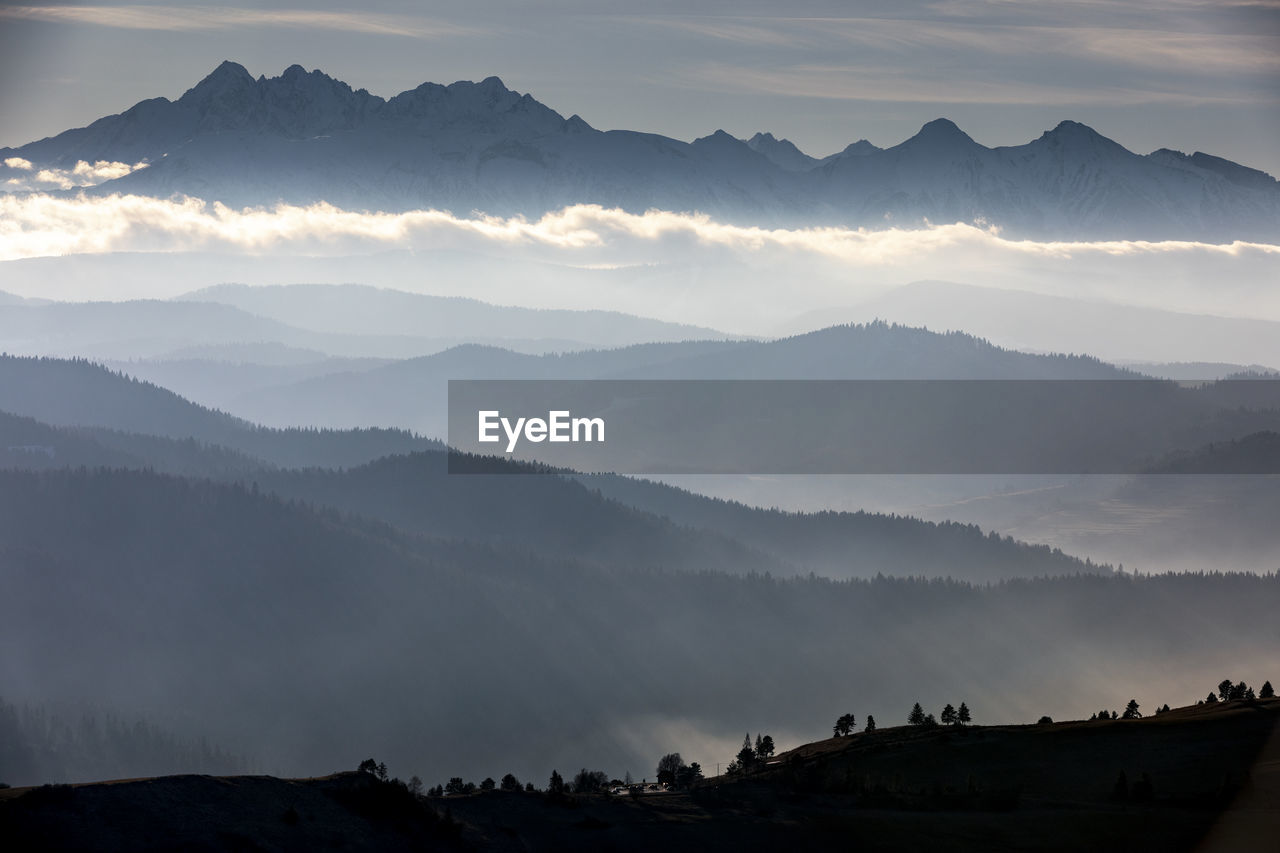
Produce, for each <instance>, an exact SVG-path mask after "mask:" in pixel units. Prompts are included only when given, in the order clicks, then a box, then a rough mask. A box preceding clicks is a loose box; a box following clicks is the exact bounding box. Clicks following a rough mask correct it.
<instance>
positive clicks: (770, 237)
mask: <svg viewBox="0 0 1280 853" xmlns="http://www.w3.org/2000/svg"><path fill="white" fill-rule="evenodd" d="M116 165H121V164H116ZM98 166H101V164H96V165H95V167H93V168H97V167H98ZM392 250H403V251H408V252H410V253H413V254H415V255H422V256H424V257H427V256H432V255H433V253H438V252H440V251H441V250H446V251H455V252H456V251H461V252H464V253H476V254H480V255H483V256H486V257H490V258H492V257H501V258H504V259H508V260H517V261H520V262H522V263H524V262H532V263H536V264H539V265H544V266H545V265H554V266H555V267H556V268H563V267H572V268H576V269H578V270H595V271H603V270H612V271H619V270H621V271H623V272H624V273H625V272H626V271H628V270H629V271H632V272H633V273H634V271H636V270H647V271H653V270H658V269H675V270H683V271H685V272H686V273H687V272H688V271H689V270H694V271H695V273H694V274H693V276H694V279H696V281H697V285H696V287H692V288H691V287H690V286H689V284H690V281H692V280H693V279H690V277H689V275H683V277H682V276H678V275H677V276H668V277H667V278H665V279H664V278H663V277H662V276H661V275H656V274H650V275H647V276H646V275H639V274H631V275H624V274H618V275H614V276H612V277H610V276H606V275H603V274H599V275H595V276H589V277H581V279H580V280H581V281H582V282H589V284H587V283H583V284H574V283H573V281H570V280H569V278H571V277H569V278H566V277H564V276H559V278H562V279H565V283H564V284H560V283H557V284H555V286H554V287H555V288H556V290H555V291H554V292H553V291H552V289H550V288H543V285H542V284H541V282H542V281H545V280H546V279H547V278H548V277H547V276H543V277H542V278H539V276H538V275H536V274H535V273H533V272H530V274H529V275H528V276H516V277H515V278H514V279H512V280H505V281H501V282H499V281H494V280H492V279H491V278H490V279H484V278H483V277H471V278H468V279H467V280H465V281H464V280H461V278H463V277H459V280H453V279H449V280H441V277H440V276H436V278H435V279H434V280H433V281H432V282H431V284H430V287H431V289H433V290H434V291H436V292H440V291H442V290H447V291H450V292H453V293H456V294H457V295H468V296H475V297H477V298H482V299H488V300H491V301H494V300H498V301H505V302H508V303H510V302H516V303H524V304H540V305H543V306H545V307H552V305H551V303H558V304H560V305H574V306H578V307H582V306H591V307H609V308H614V309H617V310H630V311H635V312H636V313H644V314H649V315H652V314H654V313H655V311H654V307H653V306H654V303H655V301H656V300H661V299H665V298H667V297H671V296H673V295H674V296H678V298H679V300H680V302H679V305H680V306H681V307H682V310H686V311H687V313H688V314H689V315H690V316H693V315H698V316H699V317H700V318H701V319H700V320H698V321H701V322H706V321H707V320H709V319H710V318H711V317H713V316H718V317H719V324H724V323H725V322H727V321H726V319H725V317H726V316H728V315H733V316H734V318H735V319H736V321H737V323H736V324H737V326H738V328H743V329H746V328H759V327H760V321H763V320H764V319H765V318H768V317H774V318H776V317H777V313H776V312H777V311H778V310H782V309H785V310H788V311H791V312H794V310H795V309H796V308H797V306H801V307H802V308H807V307H813V308H818V307H821V306H829V305H833V304H837V305H839V304H844V305H848V304H854V303H856V302H858V301H859V300H861V299H863V298H866V297H869V296H871V295H873V294H874V292H875V291H876V290H877V289H883V288H886V287H891V286H894V285H899V284H902V283H905V282H908V281H913V280H918V279H930V278H932V279H939V278H941V279H948V280H952V281H963V282H968V283H973V284H981V285H986V286H996V287H1006V288H1012V289H1019V290H1031V291H1036V292H1041V293H1048V294H1053V295H1067V296H1072V297H1075V298H1090V299H1098V300H1104V301H1113V302H1125V303H1129V304H1145V305H1150V306H1152V307H1161V308H1170V309H1174V310H1183V311H1190V312H1197V313H1208V314H1221V315H1227V316H1252V317H1269V318H1271V319H1280V296H1277V295H1275V294H1274V288H1273V287H1271V286H1270V285H1269V284H1268V282H1269V281H1270V280H1271V279H1272V278H1273V276H1274V271H1275V267H1276V262H1277V260H1280V246H1278V245H1269V244H1258V243H1242V242H1236V243H1232V244H1227V245H1215V244H1207V243H1195V242H1186V241H1164V242H1149V241H1131V240H1123V241H1121V240H1117V241H1094V242H1069V241H1053V242H1041V241H1031V240H1013V239H1008V238H1006V237H1005V236H1002V235H1001V233H1000V232H999V231H998V229H995V228H980V227H976V226H974V225H968V224H960V223H956V224H939V225H934V226H931V227H927V228H918V229H903V228H892V229H885V230H866V229H849V228H834V227H828V228H801V229H785V228H761V227H749V226H742V225H733V224H727V223H724V222H719V221H716V220H714V219H712V218H710V217H708V216H703V215H697V214H683V213H672V212H667V211H649V212H646V213H629V212H626V211H623V210H618V209H606V208H602V207H599V206H596V205H575V206H572V207H567V208H565V209H563V210H560V211H556V212H552V213H548V214H546V215H545V216H543V217H541V218H539V219H536V220H526V219H524V218H520V217H512V218H498V217H475V218H462V217H457V216H454V215H453V214H451V213H448V212H445V211H439V210H415V211H408V212H404V213H378V212H374V213H369V212H357V211H351V210H344V209H341V208H338V207H334V206H333V205H329V204H323V203H321V204H313V205H307V206H296V205H286V204H281V205H277V206H274V207H270V208H246V209H233V208H230V207H227V206H225V205H223V204H220V203H216V202H213V203H210V202H205V201H203V200H200V199H196V198H178V199H170V200H164V199H155V198H150V197H144V196H134V195H112V196H107V197H92V198H91V197H87V196H81V197H62V196H51V195H45V194H31V195H25V196H23V195H6V196H0V259H3V260H15V259H23V258H36V257H43V256H57V255H69V254H85V253H106V252H143V253H149V252H164V253H181V252H212V253H220V254H230V255H235V256H245V255H248V256H271V257H275V256H300V255H301V256H310V257H349V256H352V255H373V254H374V253H380V252H386V251H392ZM375 263H376V262H372V261H371V263H370V265H369V266H370V268H371V269H372V267H373V266H374V264H375ZM424 263H425V261H424ZM372 279H373V276H372V275H371V276H370V278H366V279H362V280H366V281H370V280H372ZM348 280H351V279H348ZM575 281H576V280H575ZM638 282H642V283H638ZM664 282H665V283H664ZM535 283H536V284H535ZM110 287H111V285H110V284H109V283H104V284H103V288H104V290H110ZM659 287H670V288H672V290H673V293H672V294H663V293H655V292H654V291H655V288H659ZM522 288H523V290H522ZM539 288H541V289H539ZM587 288H591V290H590V292H583V291H585V290H586V289H587ZM535 291H536V292H535ZM677 291H678V292H677ZM31 295H37V294H31ZM91 296H92V297H93V298H108V299H110V298H119V295H115V294H112V293H110V292H104V293H100V294H92V295H91ZM664 304H667V303H664ZM646 307H647V310H646Z"/></svg>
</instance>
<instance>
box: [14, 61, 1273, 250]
mask: <svg viewBox="0 0 1280 853" xmlns="http://www.w3.org/2000/svg"><path fill="white" fill-rule="evenodd" d="M0 161H8V163H9V165H7V166H6V167H5V169H4V171H3V172H0V179H16V180H19V181H20V180H21V179H23V178H24V177H26V176H27V175H28V173H29V172H30V168H20V167H21V166H22V161H25V162H26V163H27V164H29V166H30V167H31V168H34V169H41V168H51V169H62V170H72V169H74V167H75V165H76V164H77V163H78V162H80V161H85V162H87V163H96V162H98V161H108V162H119V163H124V164H142V163H145V164H147V166H146V168H141V169H136V170H134V171H132V172H130V173H129V174H126V175H123V176H122V177H116V178H114V179H111V180H107V181H105V182H104V183H101V184H98V185H97V186H94V187H91V188H89V189H88V190H86V191H87V192H88V193H91V194H110V193H118V192H119V193H137V194H143V195H152V196H158V197H169V196H171V195H173V194H186V195H191V196H197V197H200V198H204V199H207V200H219V201H222V202H225V203H229V204H233V205H259V204H271V203H275V202H278V201H285V202H291V203H310V202H317V201H327V202H330V203H333V204H337V205H341V206H345V207H350V208H355V209H371V208H372V209H379V210H406V209H417V208H437V209H447V210H451V211H453V212H454V213H455V214H458V215H468V214H470V213H472V212H473V211H479V212H483V213H486V214H490V215H516V214H518V215H525V216H538V215H540V214H542V213H545V212H547V211H549V210H556V209H560V208H563V207H565V206H567V205H572V204H579V203H588V204H599V205H603V206H606V207H619V208H623V209H626V210H629V211H636V212H642V211H645V210H648V209H652V208H659V209H666V210H677V211H699V212H702V213H706V214H710V215H712V216H715V217H718V218H722V219H726V220H730V221H750V222H753V223H757V224H761V223H772V224H786V225H816V224H829V225H842V226H853V227H873V228H882V227H886V226H904V227H913V226H919V225H922V224H924V223H926V222H931V223H949V222H971V223H976V224H981V225H995V226H999V227H1000V228H1002V229H1003V230H1004V231H1005V232H1007V233H1009V234H1014V235H1019V236H1025V237H1051V238H1064V239H1065V238H1071V239H1075V238H1082V239H1084V238H1087V239H1102V238H1106V239H1116V238H1129V239H1195V240H1206V241H1214V242H1229V241H1232V240H1255V241H1273V240H1274V239H1275V238H1276V235H1277V234H1280V184H1277V182H1276V181H1275V180H1274V179H1273V178H1272V177H1271V176H1269V175H1267V174H1265V173H1263V172H1260V171H1258V170H1255V169H1250V168H1248V167H1246V166H1242V165H1240V164H1236V163H1232V162H1230V161H1227V160H1224V159H1222V158H1218V157H1214V156H1212V155H1209V154H1205V153H1202V152H1196V153H1194V154H1191V155H1186V154H1183V153H1181V152H1178V151H1174V150H1171V149H1163V148H1162V149H1160V150H1158V151H1155V152H1152V153H1151V154H1147V155H1139V154H1136V153H1134V152H1131V151H1128V150H1127V149H1125V148H1124V147H1123V146H1121V145H1120V144H1118V143H1116V142H1114V141H1112V140H1110V139H1107V138H1106V137H1104V136H1102V135H1101V134H1099V133H1097V132H1096V131H1094V130H1093V129H1091V128H1089V127H1087V126H1085V125H1083V124H1079V123H1077V122H1073V121H1063V122H1061V123H1060V124H1058V125H1057V126H1056V127H1055V128H1053V129H1052V130H1049V131H1047V132H1045V133H1044V134H1043V135H1042V136H1040V137H1039V138H1038V139H1035V140H1033V141H1031V142H1028V143H1026V144H1024V145H1016V146H1005V147H996V148H989V147H986V146H983V145H981V144H979V143H977V142H975V141H974V140H973V139H972V138H971V137H969V136H968V135H967V134H965V133H964V132H963V131H962V130H960V128H958V127H957V126H956V125H955V124H954V123H952V122H951V121H948V120H947V119H943V118H939V119H936V120H934V121H931V122H929V123H927V124H926V125H924V127H922V128H921V130H920V132H919V133H917V134H916V135H915V136H913V137H911V138H910V139H907V140H906V141H904V142H902V143H900V144H898V145H894V146H892V147H889V148H884V149H881V148H877V147H876V146H874V145H871V144H870V143H868V142H866V141H865V140H860V141H859V142H856V143H854V144H852V145H850V146H849V147H847V148H846V149H844V150H843V151H841V152H839V153H837V154H834V155H832V156H830V157H827V158H823V159H817V158H812V157H809V156H808V155H806V154H804V153H803V152H801V151H799V149H797V148H796V147H795V146H794V145H792V144H791V143H789V142H788V141H786V140H779V139H776V138H774V137H773V136H772V135H771V134H763V133H762V134H757V135H755V136H754V137H752V138H751V139H750V140H747V141H743V140H740V139H736V138H734V137H732V136H730V135H729V134H728V133H725V132H724V131H722V130H719V131H716V132H714V133H712V134H710V135H708V136H705V137H702V138H700V139H696V140H694V141H693V142H688V143H686V142H683V141H679V140H675V139H671V138H668V137H664V136H660V135H657V134H650V133H640V132H635V131H628V130H609V131H601V130H598V129H596V128H593V127H591V126H590V125H589V124H588V123H587V122H586V121H584V120H583V119H582V118H581V117H579V116H577V115H573V116H570V117H569V118H565V117H563V116H562V115H561V114H560V113H558V112H556V111H555V110H553V109H551V108H549V107H547V106H545V105H544V104H542V103H540V102H539V101H537V100H535V99H534V98H533V97H532V96H530V95H528V94H521V93H518V92H515V91H512V90H511V89H508V88H507V87H506V86H505V85H503V83H502V81H500V80H499V79H498V78H496V77H489V78H486V79H485V80H482V81H480V82H479V83H474V82H458V83H454V84H452V85H448V86H442V85H438V84H434V83H424V84H423V85H421V86H419V87H418V88H416V89H413V90H410V91H407V92H403V93H401V94H399V95H396V96H395V97H393V98H390V99H383V98H380V97H378V96H375V95H372V94H370V93H369V92H368V91H366V90H364V89H359V90H353V89H352V88H351V87H350V86H348V85H347V84H345V83H343V82H341V81H339V80H335V79H333V78H332V77H329V76H328V75H326V74H324V73H322V72H320V71H318V70H317V71H311V72H308V71H306V70H305V69H303V68H302V67H301V66H299V65H292V66H290V67H289V68H287V69H285V71H284V73H283V74H281V75H280V76H278V77H273V78H267V77H265V76H263V77H259V78H257V79H254V78H253V77H252V76H251V75H250V74H249V72H248V71H247V70H245V68H244V67H243V66H241V65H238V64H236V63H234V62H223V63H222V64H221V65H219V66H218V67H217V68H216V69H215V70H214V71H213V72H212V73H211V74H209V75H208V76H207V77H206V78H204V79H203V80H201V81H200V82H199V83H198V84H197V85H196V86H194V87H192V88H191V89H189V90H188V91H187V92H186V93H185V94H183V95H182V96H181V97H180V98H178V99H177V100H176V101H169V100H167V99H165V98H153V99H150V100H146V101H142V102H140V103H138V104H136V105H135V106H133V107H131V108H130V109H128V110H126V111H125V112H123V113H121V114H119V115H113V116H107V117H104V118H101V119H99V120H97V121H95V122H93V123H92V124H90V125H89V126H87V127H83V128H78V129H74V130H68V131H66V132H64V133H62V134H59V135H57V136H54V137H51V138H47V139H42V140H39V141H36V142H32V143H29V144H27V145H24V146H20V147H18V148H12V149H2V150H0ZM15 163H16V164H18V166H17V167H15V166H14V165H13V164H15ZM68 191H70V190H68Z"/></svg>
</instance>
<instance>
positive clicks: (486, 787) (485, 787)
mask: <svg viewBox="0 0 1280 853" xmlns="http://www.w3.org/2000/svg"><path fill="white" fill-rule="evenodd" d="M496 787H497V785H496V784H495V783H494V781H493V777H492V776H486V777H484V781H483V782H481V783H480V790H481V791H492V790H493V789H494V788H496Z"/></svg>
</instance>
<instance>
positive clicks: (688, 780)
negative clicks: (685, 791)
mask: <svg viewBox="0 0 1280 853" xmlns="http://www.w3.org/2000/svg"><path fill="white" fill-rule="evenodd" d="M701 778H702V765H700V764H699V763H698V762H696V761H694V762H692V763H691V764H687V765H685V766H683V767H681V768H680V769H679V770H677V771H676V787H677V788H688V787H689V786H690V785H692V784H693V783H694V782H697V781H699V780H700V779H701Z"/></svg>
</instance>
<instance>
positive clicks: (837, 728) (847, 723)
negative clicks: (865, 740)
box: [831, 714, 857, 737]
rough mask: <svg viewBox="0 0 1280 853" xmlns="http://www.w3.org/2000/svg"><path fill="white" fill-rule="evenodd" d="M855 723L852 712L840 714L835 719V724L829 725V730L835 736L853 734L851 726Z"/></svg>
mask: <svg viewBox="0 0 1280 853" xmlns="http://www.w3.org/2000/svg"><path fill="white" fill-rule="evenodd" d="M855 725H857V723H856V722H855V720H854V717H853V714H841V715H840V717H839V718H838V719H837V720H836V724H835V725H834V726H832V727H831V732H832V733H833V734H834V735H835V736H836V737H847V736H848V735H851V734H853V727H854V726H855Z"/></svg>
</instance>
